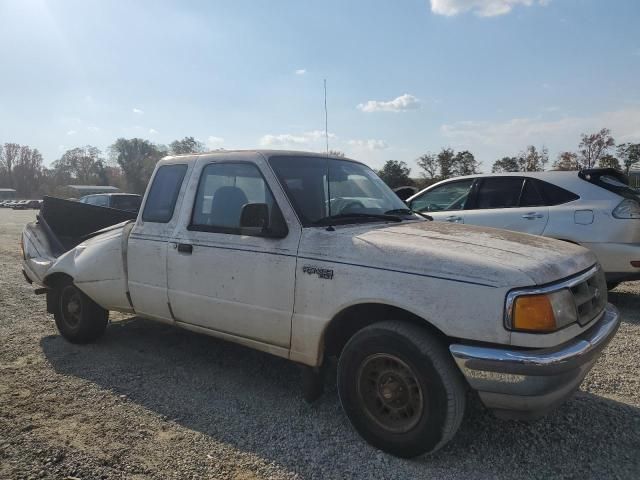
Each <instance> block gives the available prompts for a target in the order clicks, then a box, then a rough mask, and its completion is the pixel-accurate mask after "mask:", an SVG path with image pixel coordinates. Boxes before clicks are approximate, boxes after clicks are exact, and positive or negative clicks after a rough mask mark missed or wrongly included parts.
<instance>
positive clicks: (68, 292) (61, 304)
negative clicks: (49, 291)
mask: <svg viewBox="0 0 640 480" xmlns="http://www.w3.org/2000/svg"><path fill="white" fill-rule="evenodd" d="M54 318H55V320H56V326H57V327H58V331H59V332H60V334H61V335H62V336H63V337H64V338H66V339H67V340H69V341H70V342H72V343H89V342H93V341H95V340H97V339H98V338H100V337H101V336H102V334H103V333H104V331H105V329H106V328H107V322H108V320H109V312H108V311H107V310H105V309H104V308H102V307H101V306H100V305H98V304H97V303H95V302H94V301H93V300H91V299H90V298H89V297H87V296H86V295H85V294H84V293H82V292H81V291H80V290H79V289H78V288H77V287H76V286H75V285H73V284H67V285H64V286H62V288H61V289H60V290H59V292H58V305H57V308H56V312H55V313H54Z"/></svg>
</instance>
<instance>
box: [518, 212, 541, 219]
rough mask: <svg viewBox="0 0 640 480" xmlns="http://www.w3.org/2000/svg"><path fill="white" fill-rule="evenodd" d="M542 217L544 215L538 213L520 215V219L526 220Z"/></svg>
mask: <svg viewBox="0 0 640 480" xmlns="http://www.w3.org/2000/svg"><path fill="white" fill-rule="evenodd" d="M542 217H544V215H542V214H541V213H538V212H529V213H525V214H524V215H522V218H525V219H527V220H535V219H536V218H542Z"/></svg>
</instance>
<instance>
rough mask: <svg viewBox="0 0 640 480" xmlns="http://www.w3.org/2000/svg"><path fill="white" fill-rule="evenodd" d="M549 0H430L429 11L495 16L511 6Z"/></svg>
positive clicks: (542, 3) (506, 10)
mask: <svg viewBox="0 0 640 480" xmlns="http://www.w3.org/2000/svg"><path fill="white" fill-rule="evenodd" d="M550 1H551V0H431V11H432V12H433V13H435V14H438V15H445V16H447V17H451V16H453V15H458V14H460V13H466V12H474V13H475V14H476V15H478V16H480V17H495V16H497V15H504V14H506V13H509V12H510V11H511V10H512V9H513V7H515V6H518V5H524V6H527V7H530V6H531V5H547V4H548V3H549V2H550Z"/></svg>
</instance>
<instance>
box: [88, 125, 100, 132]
mask: <svg viewBox="0 0 640 480" xmlns="http://www.w3.org/2000/svg"><path fill="white" fill-rule="evenodd" d="M87 130H89V131H90V132H99V131H100V128H99V127H96V126H95V125H90V126H88V127H87Z"/></svg>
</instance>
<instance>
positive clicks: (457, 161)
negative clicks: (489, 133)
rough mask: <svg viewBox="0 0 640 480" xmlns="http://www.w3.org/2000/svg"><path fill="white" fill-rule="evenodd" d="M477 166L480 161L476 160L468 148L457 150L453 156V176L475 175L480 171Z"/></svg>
mask: <svg viewBox="0 0 640 480" xmlns="http://www.w3.org/2000/svg"><path fill="white" fill-rule="evenodd" d="M479 168H480V162H477V161H476V157H474V156H473V153H471V152H470V151H468V150H464V151H462V152H458V153H456V155H455V156H454V157H453V173H454V175H455V176H463V175H475V174H477V173H480V171H479V170H478V169H479Z"/></svg>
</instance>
